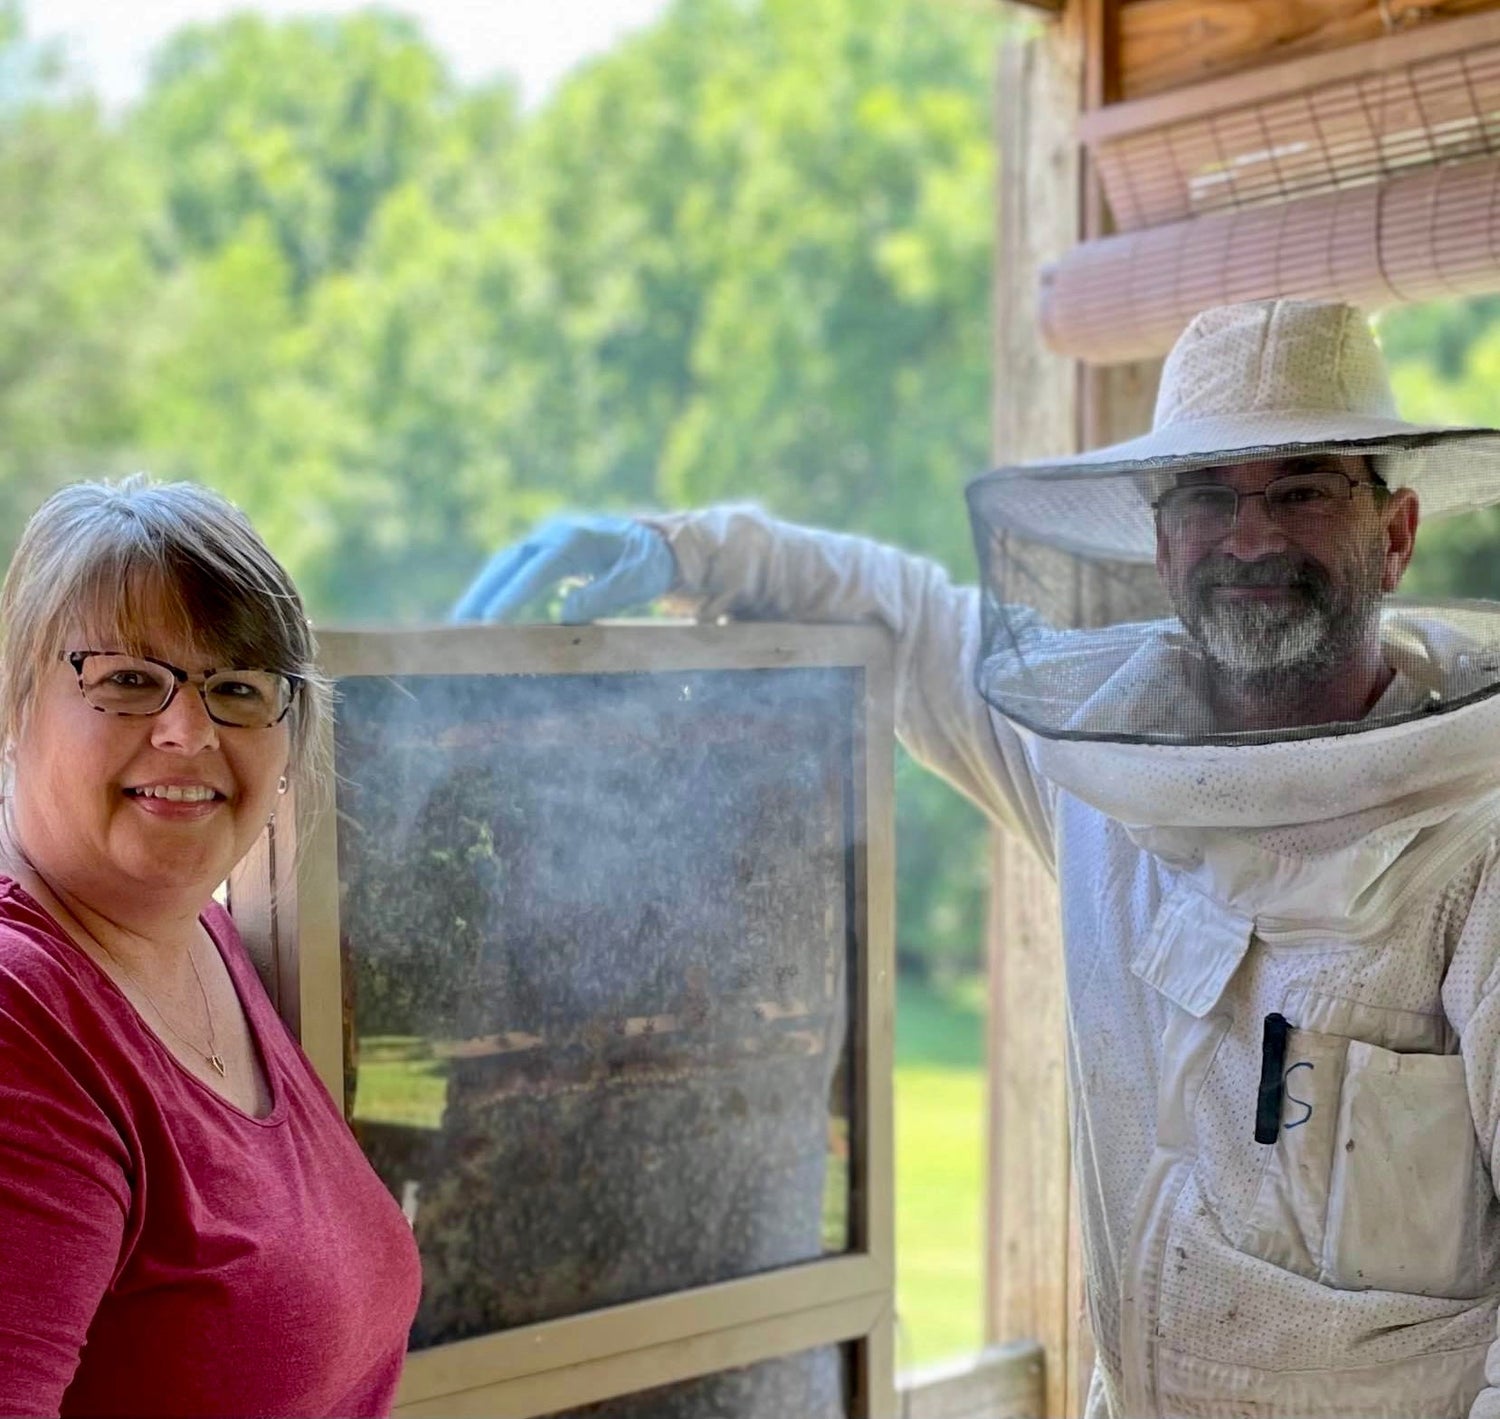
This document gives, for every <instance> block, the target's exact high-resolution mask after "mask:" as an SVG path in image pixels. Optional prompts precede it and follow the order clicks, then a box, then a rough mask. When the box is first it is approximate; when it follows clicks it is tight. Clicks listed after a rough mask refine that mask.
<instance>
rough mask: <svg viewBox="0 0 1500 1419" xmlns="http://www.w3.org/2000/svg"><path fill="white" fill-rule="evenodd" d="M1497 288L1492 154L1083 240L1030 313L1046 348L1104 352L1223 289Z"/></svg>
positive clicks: (1434, 292)
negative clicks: (1037, 312) (1036, 314)
mask: <svg viewBox="0 0 1500 1419" xmlns="http://www.w3.org/2000/svg"><path fill="white" fill-rule="evenodd" d="M1497 290H1500V157H1496V158H1481V159H1479V160H1477V161H1473V162H1467V163H1455V164H1445V165H1443V166H1440V167H1429V168H1425V169H1420V170H1418V171H1415V172H1412V173H1409V174H1407V175H1405V176H1402V177H1396V178H1391V179H1390V180H1389V181H1386V182H1381V183H1376V184H1374V185H1370V186H1364V187H1356V188H1351V189H1348V190H1346V191H1340V192H1325V193H1318V194H1316V195H1315V196H1312V197H1304V198H1302V199H1301V200H1299V201H1294V202H1283V203H1280V204H1278V205H1276V206H1268V207H1254V208H1249V209H1247V210H1237V211H1228V212H1219V213H1215V214H1213V215H1211V216H1205V217H1197V218H1193V219H1191V220H1189V221H1185V222H1173V223H1170V224H1169V225H1167V226H1162V227H1150V228H1147V229H1145V230H1143V231H1135V232H1126V233H1122V234H1120V235H1118V236H1112V237H1106V238H1104V239H1102V240H1100V241H1091V242H1085V243H1084V244H1082V245H1081V246H1078V247H1075V248H1074V250H1073V251H1072V252H1070V253H1069V254H1068V255H1067V256H1066V257H1064V258H1063V259H1062V260H1061V261H1059V262H1057V263H1056V264H1055V265H1053V266H1052V267H1050V268H1048V269H1047V270H1046V271H1044V272H1043V275H1042V296H1041V322H1042V331H1043V335H1044V336H1045V338H1046V340H1047V342H1048V344H1050V345H1051V346H1052V347H1053V348H1054V349H1056V350H1058V351H1060V352H1062V353H1064V354H1069V355H1073V356H1075V357H1076V358H1078V359H1082V360H1086V361H1089V362H1090V363H1095V364H1112V363H1116V362H1120V361H1125V360H1138V359H1144V358H1146V357H1148V356H1151V355H1159V354H1161V353H1162V352H1164V351H1165V350H1167V349H1168V348H1170V346H1171V344H1172V342H1173V341H1174V340H1175V339H1176V338H1177V336H1178V335H1180V334H1181V333H1182V330H1183V328H1184V327H1185V326H1186V325H1187V323H1188V322H1189V321H1190V320H1191V319H1192V318H1193V316H1194V315H1196V314H1197V313H1198V312H1199V311H1201V310H1206V309H1207V308H1208V307H1210V306H1216V305H1227V304H1230V303H1231V302H1234V301H1242V300H1256V299H1259V298H1262V297H1267V296H1303V297H1315V298H1327V299H1342V300H1347V301H1349V302H1351V303H1352V304H1354V305H1358V306H1362V307H1364V308H1366V309H1376V308H1379V307H1381V306H1387V305H1391V304H1394V303H1397V302H1401V301H1422V300H1432V299H1436V298H1439V297H1445V296H1464V295H1479V294H1483V293H1485V292H1489V291H1497Z"/></svg>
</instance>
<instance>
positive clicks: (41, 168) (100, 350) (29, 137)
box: [0, 4, 152, 558]
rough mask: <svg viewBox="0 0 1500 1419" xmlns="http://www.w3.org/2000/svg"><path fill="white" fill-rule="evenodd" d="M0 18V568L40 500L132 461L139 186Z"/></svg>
mask: <svg viewBox="0 0 1500 1419" xmlns="http://www.w3.org/2000/svg"><path fill="white" fill-rule="evenodd" d="M61 77H62V76H61V75H60V74H59V72H58V70H57V67H56V63H55V59H54V58H53V57H52V56H49V55H47V54H45V53H42V52H40V51H38V50H37V49H35V48H34V47H33V46H31V45H30V44H29V43H28V42H27V40H26V36H25V32H24V29H23V27H22V25H21V22H20V13H19V10H18V8H17V7H16V6H15V5H14V4H7V5H5V6H4V7H3V8H0V312H3V315H0V427H3V429H4V430H5V437H4V439H3V440H0V528H3V529H4V531H3V533H0V555H3V556H4V557H7V558H8V557H9V554H10V551H11V550H12V548H13V547H14V545H15V538H16V536H17V534H18V533H19V530H20V527H21V524H22V523H23V522H24V521H25V517H26V515H27V514H28V513H29V512H30V511H31V508H32V507H33V506H34V505H35V503H36V502H37V501H38V499H39V498H40V496H42V495H43V494H44V493H45V492H47V491H50V490H51V489H52V488H54V487H56V486H58V485H59V484H61V483H63V482H66V481H69V480H71V479H74V478H78V477H82V476H87V475H90V474H94V473H97V472H99V471H100V470H101V469H104V470H107V469H113V468H120V467H122V466H123V465H124V463H125V462H126V461H127V460H128V458H129V447H130V444H131V442H132V438H133V433H134V428H135V421H136V412H137V407H138V404H137V401H138V396H139V393H140V380H139V376H140V372H141V369H142V366H143V363H144V360H145V357H146V356H147V354H148V353H149V349H150V341H151V327H150V321H149V319H148V318H147V317H148V312H149V310H150V308H151V295H152V276H151V271H150V268H149V264H148V262H147V260H146V258H145V252H144V248H143V246H142V243H141V240H140V231H141V229H142V228H143V226H144V225H145V221H146V214H147V213H148V212H149V211H150V201H151V196H150V184H149V180H148V176H147V174H146V173H145V172H144V171H143V169H142V167H141V165H140V164H139V163H138V162H137V161H136V158H135V155H134V153H133V152H132V151H131V150H130V148H129V145H128V144H127V143H126V142H124V141H123V140H122V139H121V138H120V137H119V136H118V135H116V134H114V133H111V132H110V131H109V130H108V129H107V128H106V127H105V126H104V124H103V123H102V121H101V119H100V115H99V113H98V110H97V107H96V106H95V104H94V103H93V102H91V101H90V100H89V99H87V98H79V97H76V96H73V95H72V94H71V93H70V92H69V91H68V90H66V89H65V88H63V87H61V85H60V84H59V83H57V82H56V81H57V80H58V79H60V78H61Z"/></svg>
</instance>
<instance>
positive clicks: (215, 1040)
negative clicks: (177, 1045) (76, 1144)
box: [6, 833, 226, 1079]
mask: <svg viewBox="0 0 1500 1419" xmlns="http://www.w3.org/2000/svg"><path fill="white" fill-rule="evenodd" d="M6 836H7V837H9V836H10V835H9V834H8V833H7V834H6ZM11 848H12V851H14V854H15V856H16V857H18V858H19V859H20V861H22V862H23V863H25V864H26V867H27V869H28V870H29V871H30V873H31V875H32V876H33V877H35V878H36V880H37V881H38V882H40V883H41V884H42V886H43V887H44V888H46V891H47V895H48V896H49V897H51V898H52V900H53V901H54V902H56V903H57V905H58V907H59V908H61V910H62V912H63V914H64V915H65V916H66V917H67V918H68V920H69V921H71V922H72V923H73V925H74V926H76V927H77V928H78V929H79V931H81V932H82V933H83V934H84V935H85V936H86V937H87V938H88V939H89V940H90V941H92V942H93V943H94V945H95V946H97V947H98V948H99V950H101V951H102V952H103V953H104V955H105V956H106V958H108V960H109V962H110V963H111V964H112V965H113V966H114V967H115V968H116V969H117V970H118V971H119V972H120V974H121V975H122V976H124V977H125V979H126V980H128V981H129V982H130V983H131V985H133V986H134V987H135V988H136V989H137V990H138V991H140V993H141V994H142V995H144V996H145V997H146V999H147V1001H148V1002H150V1005H151V1008H152V1010H154V1011H155V1012H156V1018H157V1019H158V1020H160V1021H161V1022H162V1024H163V1025H165V1026H166V1027H167V1029H168V1030H169V1031H171V1033H172V1034H173V1035H175V1036H176V1037H177V1039H178V1040H179V1041H180V1042H181V1043H182V1044H185V1045H186V1046H187V1047H188V1048H189V1049H190V1050H192V1052H193V1053H194V1054H196V1055H197V1056H198V1057H199V1058H200V1059H202V1060H203V1061H204V1062H205V1063H207V1064H209V1065H211V1066H212V1067H213V1069H214V1071H215V1072H216V1073H217V1074H218V1076H219V1078H220V1079H223V1078H225V1077H226V1075H225V1072H224V1056H223V1055H221V1054H220V1053H219V1037H218V1033H217V1032H216V1031H215V1029H214V1012H213V1010H212V1009H211V1008H210V1006H209V1003H208V992H207V991H206V990H205V989H204V988H203V976H202V975H201V974H200V973H199V970H198V959H197V954H196V952H194V950H193V944H192V942H191V941H190V942H188V965H190V966H191V967H192V968H193V979H194V980H195V981H197V983H198V997H199V999H200V1000H202V1001H203V1018H204V1019H205V1020H207V1021H208V1049H207V1050H205V1049H204V1048H203V1046H202V1045H199V1044H195V1043H194V1042H193V1041H192V1040H190V1039H188V1037H187V1036H186V1035H184V1034H183V1033H182V1031H181V1030H179V1029H178V1028H177V1027H176V1026H175V1025H174V1024H173V1023H172V1022H171V1021H170V1020H169V1019H167V1013H166V1011H165V1010H163V1009H162V1008H161V1006H160V1005H158V1004H157V1003H156V997H155V996H154V995H152V994H151V992H150V991H149V990H147V989H146V987H145V986H144V985H143V984H142V983H141V982H140V981H139V980H137V979H136V975H135V972H134V971H131V970H129V969H128V968H127V967H126V965H125V963H124V962H123V961H122V960H120V958H119V957H118V956H116V955H115V953H114V952H113V951H111V950H110V949H109V947H108V946H106V945H105V944H104V943H103V942H102V941H101V940H100V939H99V938H98V937H97V936H95V935H94V933H93V932H92V931H90V930H89V929H88V927H86V926H85V925H84V924H83V922H81V921H80V920H79V919H78V915H77V913H76V912H74V911H72V910H71V909H70V908H69V907H68V905H67V904H66V903H65V902H64V901H63V899H62V898H61V897H60V896H58V894H57V893H56V892H54V891H53V890H52V884H51V883H50V882H48V881H47V879H46V878H45V877H43V876H42V874H41V873H40V872H39V871H37V869H36V867H35V866H34V865H33V863H32V861H31V859H30V858H29V857H27V856H26V854H25V853H24V852H22V851H21V850H20V849H19V847H18V846H16V845H15V844H14V840H13V839H12V840H11Z"/></svg>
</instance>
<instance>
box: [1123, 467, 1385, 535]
mask: <svg viewBox="0 0 1500 1419" xmlns="http://www.w3.org/2000/svg"><path fill="white" fill-rule="evenodd" d="M1383 486H1384V484H1382V483H1377V482H1375V481H1374V480H1373V479H1356V478H1351V477H1349V475H1348V474H1347V473H1340V472H1339V471H1338V470H1337V469H1336V468H1321V469H1316V470H1311V471H1309V472H1306V473H1288V474H1286V475H1285V476H1283V477H1280V478H1273V479H1272V480H1271V481H1270V482H1269V483H1267V484H1266V486H1265V487H1264V488H1262V489H1261V490H1260V492H1258V493H1241V492H1237V491H1236V490H1235V489H1234V488H1231V487H1229V486H1228V485H1226V484H1224V483H1189V484H1187V485H1185V486H1184V487H1181V488H1172V489H1171V490H1170V491H1168V492H1165V493H1163V494H1162V495H1161V497H1159V498H1158V499H1157V500H1156V501H1155V502H1154V503H1152V504H1151V506H1152V507H1153V508H1154V509H1155V510H1156V513H1157V516H1158V517H1160V518H1161V521H1162V526H1163V527H1164V529H1165V530H1166V531H1167V532H1168V533H1169V534H1171V535H1172V536H1175V537H1192V538H1201V539H1204V540H1211V539H1213V538H1218V537H1226V536H1228V535H1229V533H1230V532H1231V531H1232V530H1233V528H1234V524H1235V520H1236V519H1237V518H1238V517H1239V513H1240V504H1241V503H1242V502H1243V501H1244V500H1245V499H1246V498H1264V499H1265V500H1266V516H1268V517H1269V518H1270V519H1271V521H1272V522H1274V523H1275V524H1276V525H1277V526H1278V527H1280V528H1281V529H1282V530H1283V531H1284V532H1309V531H1315V530H1317V529H1318V528H1319V527H1325V526H1327V525H1328V523H1329V522H1330V521H1332V520H1333V519H1334V518H1337V517H1339V516H1340V515H1341V514H1342V513H1343V512H1344V510H1345V509H1346V508H1347V507H1348V505H1349V503H1350V500H1351V499H1352V498H1353V497H1354V490H1355V489H1356V488H1378V487H1383Z"/></svg>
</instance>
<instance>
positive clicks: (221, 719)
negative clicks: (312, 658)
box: [62, 650, 302, 729]
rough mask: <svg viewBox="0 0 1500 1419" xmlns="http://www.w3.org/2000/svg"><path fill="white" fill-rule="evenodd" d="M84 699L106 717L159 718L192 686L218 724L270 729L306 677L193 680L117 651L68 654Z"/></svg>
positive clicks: (210, 675)
mask: <svg viewBox="0 0 1500 1419" xmlns="http://www.w3.org/2000/svg"><path fill="white" fill-rule="evenodd" d="M62 659H64V660H66V661H67V662H68V664H69V665H71V666H72V667H73V673H74V674H75V675H77V676H78V688H79V689H80V690H81V691H82V692H83V697H84V699H86V700H87V701H88V702H89V704H91V705H92V706H93V707H94V708H95V709H96V710H98V711H99V712H100V713H101V714H128V715H146V714H160V713H161V712H162V711H163V710H164V709H166V707H167V706H168V705H169V704H171V703H172V699H173V697H174V696H175V695H176V694H177V691H178V689H179V688H180V687H181V686H183V685H191V686H192V687H193V688H194V689H195V690H197V692H198V694H199V696H200V697H201V698H202V700H203V708H204V709H205V710H207V711H208V717H209V718H210V719H211V720H213V722H214V723H215V724H223V725H227V726H228V727H230V728H231V729H269V728H270V727H271V726H272V725H273V724H280V723H281V721H282V720H283V719H285V718H286V716H287V711H288V710H290V709H291V707H292V704H293V702H294V701H295V700H296V698H297V691H298V690H299V689H301V688H302V676H300V675H289V674H286V673H285V672H283V671H280V670H210V671H208V672H207V673H206V674H203V675H189V674H188V672H187V671H186V670H182V669H179V668H178V667H177V666H175V665H168V664H167V662H166V661H165V660H157V659H155V658H154V657H152V656H149V655H122V654H120V653H119V652H118V651H112V650H66V651H64V652H63V654H62Z"/></svg>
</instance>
